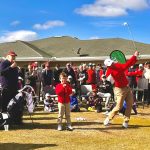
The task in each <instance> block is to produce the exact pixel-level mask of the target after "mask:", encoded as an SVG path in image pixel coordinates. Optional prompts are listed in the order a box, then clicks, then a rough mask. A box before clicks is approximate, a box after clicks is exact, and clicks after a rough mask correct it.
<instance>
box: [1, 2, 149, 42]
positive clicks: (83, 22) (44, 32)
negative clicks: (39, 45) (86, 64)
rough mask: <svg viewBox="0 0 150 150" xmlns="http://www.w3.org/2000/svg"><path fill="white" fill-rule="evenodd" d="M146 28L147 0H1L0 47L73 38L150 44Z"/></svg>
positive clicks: (147, 24) (147, 27) (147, 17)
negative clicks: (19, 42) (19, 41)
mask: <svg viewBox="0 0 150 150" xmlns="http://www.w3.org/2000/svg"><path fill="white" fill-rule="evenodd" d="M125 22H126V23H127V24H126V25H123V24H124V23H125ZM149 28H150V0H1V4H0V43H2V42H10V41H15V40H25V41H32V40H36V39H42V38H47V37H52V36H72V37H77V38H79V39H98V38H100V39H101V38H116V37H117V38H125V39H131V40H132V39H134V40H135V41H138V42H143V43H148V44H150V31H149V30H150V29H149ZM130 32H131V34H130Z"/></svg>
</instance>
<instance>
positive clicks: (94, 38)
mask: <svg viewBox="0 0 150 150" xmlns="http://www.w3.org/2000/svg"><path fill="white" fill-rule="evenodd" d="M89 39H90V40H96V39H101V38H100V37H98V36H92V37H90V38H89Z"/></svg>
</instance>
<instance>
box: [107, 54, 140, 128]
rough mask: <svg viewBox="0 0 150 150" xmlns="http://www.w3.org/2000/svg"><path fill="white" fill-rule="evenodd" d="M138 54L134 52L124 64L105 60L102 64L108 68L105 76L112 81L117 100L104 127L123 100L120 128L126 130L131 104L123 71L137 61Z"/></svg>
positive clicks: (120, 106) (130, 95)
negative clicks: (123, 112)
mask: <svg viewBox="0 0 150 150" xmlns="http://www.w3.org/2000/svg"><path fill="white" fill-rule="evenodd" d="M138 55H139V52H138V51H136V52H135V53H134V55H133V56H132V57H131V58H130V59H129V60H128V61H127V62H126V63H124V64H121V63H118V62H117V63H115V62H114V61H113V60H111V59H106V60H105V61H104V64H105V65H106V66H107V67H108V68H107V72H106V76H107V77H108V76H109V75H111V76H112V77H113V79H114V94H115V97H116V100H117V104H116V106H115V107H114V109H113V110H112V111H111V112H110V113H109V115H108V117H107V118H106V119H105V120H104V125H105V126H107V125H109V123H110V121H111V120H112V119H113V118H114V116H115V115H116V114H117V113H118V111H119V110H120V109H121V108H122V106H123V102H124V100H125V101H126V104H127V108H126V111H125V115H124V122H123V124H122V126H123V127H124V128H128V122H129V119H130V114H131V108H132V103H133V95H132V91H131V89H130V87H129V85H128V80H127V78H126V75H125V71H126V70H127V69H128V68H129V67H130V66H132V65H134V64H135V63H136V61H137V57H138Z"/></svg>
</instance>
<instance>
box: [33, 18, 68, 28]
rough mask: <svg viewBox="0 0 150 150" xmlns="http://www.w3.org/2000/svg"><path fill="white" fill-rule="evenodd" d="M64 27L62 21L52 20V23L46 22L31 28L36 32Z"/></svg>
mask: <svg viewBox="0 0 150 150" xmlns="http://www.w3.org/2000/svg"><path fill="white" fill-rule="evenodd" d="M64 25H65V23H64V22H63V21H60V20H54V21H47V22H45V23H44V24H35V25H34V26H33V28H34V29H37V30H47V29H49V28H54V27H61V26H64Z"/></svg>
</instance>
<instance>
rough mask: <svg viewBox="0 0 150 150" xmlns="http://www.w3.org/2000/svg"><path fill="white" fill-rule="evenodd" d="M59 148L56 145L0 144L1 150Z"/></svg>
mask: <svg viewBox="0 0 150 150" xmlns="http://www.w3.org/2000/svg"><path fill="white" fill-rule="evenodd" d="M55 146H58V145H56V144H21V143H0V149H1V150H20V149H24V150H34V149H37V148H46V147H48V148H49V149H50V147H55Z"/></svg>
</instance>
